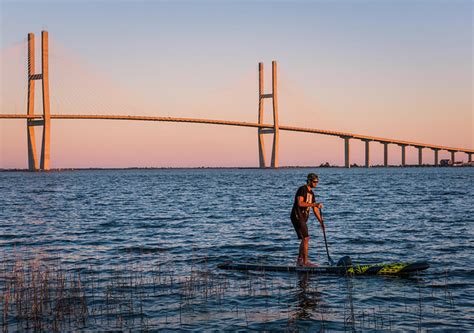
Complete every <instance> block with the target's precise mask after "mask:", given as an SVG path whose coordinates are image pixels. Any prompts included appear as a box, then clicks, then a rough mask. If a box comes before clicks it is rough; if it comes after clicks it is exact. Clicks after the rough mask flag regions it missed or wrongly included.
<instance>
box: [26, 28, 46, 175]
mask: <svg viewBox="0 0 474 333" xmlns="http://www.w3.org/2000/svg"><path fill="white" fill-rule="evenodd" d="M48 55H49V50H48V32H47V31H42V32H41V74H36V73H35V35H34V34H33V33H29V34H28V102H27V115H28V116H31V118H27V119H26V128H27V137H28V138H27V140H28V169H29V170H30V171H38V170H45V171H47V170H49V168H50V167H49V158H50V141H51V116H50V103H49V64H48ZM36 80H41V81H42V91H43V118H42V119H36V118H34V117H33V116H34V115H35V81H36ZM35 126H43V140H42V145H41V161H40V165H39V168H38V158H37V155H36V141H35V129H34V127H35Z"/></svg>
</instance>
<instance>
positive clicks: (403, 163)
mask: <svg viewBox="0 0 474 333" xmlns="http://www.w3.org/2000/svg"><path fill="white" fill-rule="evenodd" d="M399 146H400V147H401V148H402V167H404V166H406V147H407V146H406V145H399Z"/></svg>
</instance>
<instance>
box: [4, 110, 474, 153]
mask: <svg viewBox="0 0 474 333" xmlns="http://www.w3.org/2000/svg"><path fill="white" fill-rule="evenodd" d="M27 118H28V119H38V120H41V119H42V118H43V116H42V115H26V114H0V119H27ZM51 119H102V120H135V121H162V122H177V123H195V124H211V125H227V126H241V127H254V128H267V129H273V125H271V124H258V123H251V122H243V121H230V120H214V119H199V118H175V117H154V116H120V115H75V114H62V115H59V114H52V115H51ZM278 128H279V129H280V130H282V131H291V132H303V133H314V134H322V135H332V136H338V137H341V138H343V139H358V140H362V141H367V142H369V141H374V142H379V143H383V144H396V145H400V146H412V147H416V148H429V149H433V150H446V151H449V152H462V153H466V154H473V153H474V149H466V148H456V147H447V146H440V145H432V144H426V143H420V142H412V141H404V140H397V139H388V138H382V137H376V136H368V135H360V134H354V133H348V132H339V131H328V130H322V129H315V128H305V127H295V126H285V125H279V126H278Z"/></svg>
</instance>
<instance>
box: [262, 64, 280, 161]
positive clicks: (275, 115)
mask: <svg viewBox="0 0 474 333" xmlns="http://www.w3.org/2000/svg"><path fill="white" fill-rule="evenodd" d="M263 78H264V71H263V63H261V62H260V63H259V64H258V96H259V97H258V123H259V125H263V115H264V99H265V98H271V99H272V101H273V128H263V127H259V128H258V156H259V166H260V168H266V167H267V164H266V159H265V144H264V138H263V135H264V134H273V146H272V160H271V167H272V168H275V169H276V168H278V166H279V163H278V145H279V137H280V129H279V126H278V95H277V82H278V81H277V63H276V61H272V93H271V94H265V93H264V84H263Z"/></svg>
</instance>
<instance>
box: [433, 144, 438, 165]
mask: <svg viewBox="0 0 474 333" xmlns="http://www.w3.org/2000/svg"><path fill="white" fill-rule="evenodd" d="M433 151H434V165H435V166H438V165H439V159H438V156H439V155H438V152H439V149H437V148H433Z"/></svg>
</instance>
